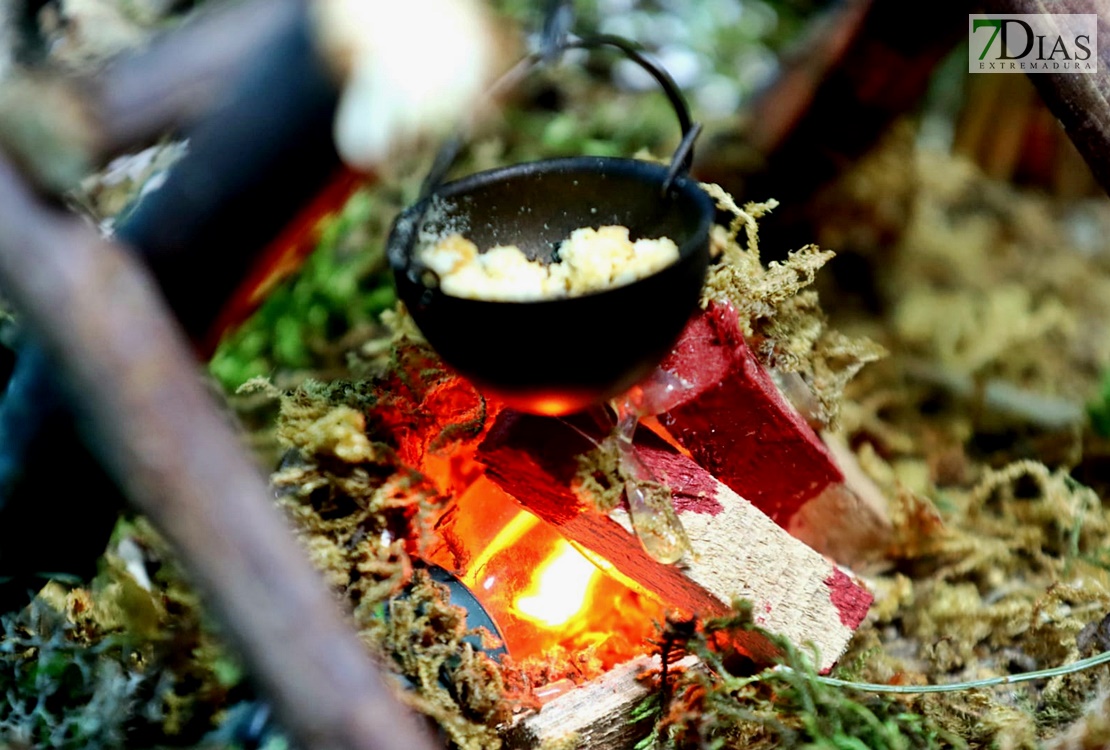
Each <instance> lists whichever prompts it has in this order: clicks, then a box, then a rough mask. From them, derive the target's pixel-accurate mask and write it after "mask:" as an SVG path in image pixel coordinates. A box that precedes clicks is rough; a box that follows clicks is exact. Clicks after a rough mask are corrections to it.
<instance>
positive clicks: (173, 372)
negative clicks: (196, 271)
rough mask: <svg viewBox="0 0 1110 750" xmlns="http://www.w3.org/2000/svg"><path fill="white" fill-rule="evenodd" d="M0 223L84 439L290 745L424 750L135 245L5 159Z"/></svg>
mask: <svg viewBox="0 0 1110 750" xmlns="http://www.w3.org/2000/svg"><path fill="white" fill-rule="evenodd" d="M0 226H2V227H4V232H3V233H2V234H0V288H3V290H4V293H5V294H6V295H7V296H8V297H9V298H10V300H11V301H12V302H13V304H15V305H16V306H17V307H18V308H19V310H20V311H21V313H22V314H23V316H24V319H25V321H26V323H27V325H28V327H29V328H30V329H31V330H32V331H33V332H34V333H35V335H36V337H37V340H38V341H39V342H40V343H41V344H42V346H43V348H44V349H45V350H46V351H47V353H48V354H49V355H51V356H52V358H53V361H54V362H55V363H56V364H57V366H58V367H59V370H60V372H59V375H60V377H61V379H62V381H63V382H64V383H65V384H66V385H67V386H68V389H69V392H70V393H71V394H74V395H75V396H77V397H75V398H73V399H72V403H73V408H74V410H75V411H76V413H77V414H78V417H79V419H80V424H81V426H82V429H83V431H84V432H85V435H86V439H87V440H88V441H89V444H90V445H94V446H96V447H97V451H98V452H99V454H100V457H101V459H102V460H103V461H104V462H105V464H106V465H107V466H108V467H109V470H110V471H111V472H112V474H113V475H114V476H115V477H116V479H117V481H118V482H119V483H120V486H121V487H123V488H124V489H125V491H126V493H127V496H128V497H129V499H130V500H131V501H132V503H133V504H134V505H135V506H136V507H137V508H138V509H139V510H141V511H142V512H144V513H146V514H147V515H148V516H149V517H150V518H151V520H152V521H153V522H154V523H155V524H156V525H157V527H158V528H159V530H160V531H161V532H162V533H163V534H164V535H165V536H166V537H167V538H168V539H169V540H170V541H171V542H173V543H174V545H175V546H176V548H177V549H178V551H179V552H180V554H181V556H182V558H183V559H184V562H185V563H186V565H187V566H188V568H189V570H190V571H191V572H192V575H193V576H194V579H195V581H196V583H197V584H198V585H199V586H200V587H201V588H202V589H203V591H205V592H206V593H207V595H208V599H209V601H210V603H211V604H212V605H213V607H214V609H215V612H216V613H217V615H219V617H220V618H221V620H222V621H223V623H224V625H225V627H226V630H227V633H228V634H229V636H230V637H231V638H232V639H233V641H234V645H235V646H237V647H238V649H239V651H240V653H241V654H242V655H243V658H244V660H245V661H246V663H247V665H248V666H249V668H250V670H251V672H252V674H253V675H254V676H255V677H256V679H257V680H258V681H259V683H260V685H261V687H262V688H263V689H264V691H265V692H266V693H267V694H268V696H269V698H270V699H271V700H272V702H273V704H274V706H275V708H276V710H277V712H278V715H279V718H280V720H281V721H282V723H283V725H284V726H285V727H286V728H287V729H288V730H289V732H290V733H291V734H292V735H293V737H294V738H295V739H296V740H297V742H298V744H299V745H300V746H301V747H304V748H310V749H315V748H321V749H322V748H328V749H331V748H360V749H361V748H364V749H366V750H371V749H374V750H381V749H391V748H398V749H400V748H404V749H405V750H419V748H430V747H432V746H433V745H432V744H431V742H430V741H429V739H428V738H427V737H425V736H423V735H422V733H421V731H420V730H419V729H418V727H417V726H416V723H415V721H414V719H413V716H412V715H411V714H409V713H408V712H407V711H404V710H403V709H401V707H400V705H399V704H398V702H397V700H396V699H395V698H394V697H393V696H392V695H391V694H390V693H389V691H388V689H387V688H386V686H385V685H384V684H383V682H382V680H381V678H380V676H379V675H378V674H377V673H376V671H375V669H374V667H373V665H372V664H371V662H370V659H369V657H368V655H367V653H366V651H365V650H364V648H363V646H362V645H361V644H360V643H359V641H358V639H357V638H356V636H355V635H354V633H353V632H352V631H351V630H350V629H349V628H348V627H347V626H346V625H345V623H344V622H343V619H342V617H341V614H340V612H339V610H338V608H337V606H336V602H335V601H334V600H333V599H332V598H331V597H330V596H329V594H328V591H327V588H326V587H325V585H324V583H323V581H322V580H321V579H320V578H319V576H318V575H316V573H315V572H314V571H313V570H312V568H311V567H310V565H309V563H308V561H307V559H306V558H305V556H304V555H303V554H302V552H301V550H300V549H299V548H298V547H297V545H296V543H295V541H294V539H293V537H292V535H291V533H290V531H289V529H288V528H287V527H286V525H285V524H284V523H283V520H282V518H281V516H280V514H279V513H278V511H277V509H276V508H275V506H274V505H273V504H272V503H271V502H270V499H269V490H268V487H267V485H266V482H265V481H264V479H263V477H262V476H261V475H260V474H259V472H258V470H257V468H256V467H255V466H254V465H253V464H252V462H251V460H250V459H249V458H248V456H247V454H246V452H245V450H244V449H243V447H242V446H241V444H240V442H239V440H238V438H237V436H236V434H235V433H234V431H233V430H232V428H231V427H230V426H229V425H228V423H227V422H226V421H225V420H224V419H223V418H222V417H221V415H220V413H219V410H218V408H217V405H216V404H215V403H214V402H213V400H212V399H211V397H210V396H209V395H208V393H207V392H206V391H205V388H204V386H203V385H202V382H201V379H200V377H199V375H198V373H197V364H196V362H195V360H194V359H193V358H192V356H191V355H190V353H189V347H188V345H187V343H186V341H185V338H184V335H183V334H182V333H181V331H180V330H179V328H178V327H177V326H176V325H175V324H174V323H173V322H172V319H171V317H170V315H169V313H168V312H167V310H166V309H165V306H164V304H163V303H162V301H161V300H160V299H159V297H158V294H157V291H156V288H155V285H154V283H153V281H152V279H151V278H150V276H149V274H148V273H147V272H146V271H145V269H144V268H143V267H142V266H141V265H140V264H139V262H138V261H136V260H135V258H134V255H133V254H131V253H129V252H128V251H127V250H125V249H124V248H123V247H122V246H120V245H119V244H118V243H114V242H112V241H109V240H105V239H102V238H100V237H99V236H98V234H97V233H96V231H95V230H94V229H93V228H92V227H90V226H88V225H87V224H85V223H83V222H82V221H81V220H79V219H77V218H76V217H73V216H70V215H68V214H65V213H63V212H61V211H56V210H54V209H52V208H50V207H48V206H46V205H45V204H43V203H42V202H41V201H40V200H38V199H37V198H36V197H35V196H34V195H33V194H32V193H31V191H30V190H29V189H28V188H27V187H26V185H25V184H24V182H23V180H22V178H21V177H20V175H19V174H18V173H17V171H16V170H15V169H14V168H13V166H12V165H11V164H10V162H8V161H7V160H6V159H4V158H3V157H0ZM59 471H65V468H64V467H59Z"/></svg>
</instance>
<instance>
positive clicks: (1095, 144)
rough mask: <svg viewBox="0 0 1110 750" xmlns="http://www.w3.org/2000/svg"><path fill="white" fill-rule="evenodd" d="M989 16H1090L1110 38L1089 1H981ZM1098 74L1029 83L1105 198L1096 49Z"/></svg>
mask: <svg viewBox="0 0 1110 750" xmlns="http://www.w3.org/2000/svg"><path fill="white" fill-rule="evenodd" d="M984 5H986V7H987V9H988V10H989V11H990V12H991V13H1045V14H1051V13H1095V14H1097V15H1098V26H1099V29H1098V30H1099V35H1100V36H1102V35H1104V34H1110V14H1108V12H1107V11H1106V4H1105V3H1101V2H1096V1H1095V0H986V2H985V3H984ZM1097 54H1098V70H1097V71H1096V72H1094V73H1089V74H1070V73H1069V74H1063V73H1038V74H1036V75H1031V76H1029V78H1030V79H1031V80H1032V81H1033V85H1034V86H1036V88H1037V91H1038V92H1039V93H1040V95H1041V98H1043V99H1044V101H1045V103H1046V104H1047V105H1048V108H1049V109H1050V110H1052V113H1053V114H1054V115H1056V117H1057V118H1058V119H1059V120H1060V122H1061V123H1063V125H1064V130H1065V131H1066V132H1067V134H1068V136H1070V137H1071V140H1072V142H1073V143H1074V144H1075V146H1076V148H1078V149H1079V153H1080V154H1082V155H1083V159H1084V160H1085V161H1086V162H1087V166H1089V167H1090V168H1091V172H1093V173H1094V175H1095V179H1097V180H1098V183H1099V185H1101V186H1102V189H1103V190H1106V191H1107V192H1110V46H1108V45H1106V44H1105V43H1103V44H1100V45H1099V46H1098V51H1097Z"/></svg>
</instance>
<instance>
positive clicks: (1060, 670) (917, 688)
mask: <svg viewBox="0 0 1110 750" xmlns="http://www.w3.org/2000/svg"><path fill="white" fill-rule="evenodd" d="M1108 662H1110V651H1104V652H1102V653H1101V654H1096V655H1095V656H1091V657H1089V658H1087V659H1080V660H1079V661H1077V662H1072V663H1071V664H1065V665H1063V666H1060V667H1052V668H1051V669H1038V670H1036V671H1034V672H1020V673H1018V674H1011V675H1003V676H1002V677H989V678H987V679H984V680H972V681H971V682H954V683H952V684H949V685H884V684H882V683H877V682H853V681H851V680H840V679H837V678H835V677H824V676H822V675H815V676H814V677H813V679H814V680H816V681H817V682H820V683H821V684H823V685H829V686H831V687H841V688H851V689H852V690H860V691H863V692H869V693H954V692H958V691H961V690H977V689H979V688H988V687H997V686H999V685H1015V684H1017V683H1020V682H1032V681H1033V680H1044V679H1048V678H1050V677H1060V676H1061V675H1066V674H1073V673H1075V672H1081V671H1083V670H1084V669H1090V668H1092V667H1097V666H1099V665H1101V664H1106V663H1108ZM781 669H784V670H785V669H789V667H782V668H781Z"/></svg>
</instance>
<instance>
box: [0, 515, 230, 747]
mask: <svg viewBox="0 0 1110 750" xmlns="http://www.w3.org/2000/svg"><path fill="white" fill-rule="evenodd" d="M104 563H105V565H104V569H103V571H102V572H101V573H100V574H99V575H98V576H97V577H96V579H94V581H93V582H92V584H91V586H90V587H89V588H74V589H69V590H66V589H65V588H64V587H63V586H62V585H60V584H57V583H52V584H49V585H48V586H47V587H46V588H44V589H43V591H42V592H41V593H40V594H39V596H38V597H36V598H35V599H34V600H33V601H32V602H31V604H30V606H29V607H27V608H25V609H24V610H22V611H20V612H14V613H9V614H6V615H4V616H3V617H2V618H0V628H2V631H0V695H2V696H3V698H2V699H0V737H3V739H4V740H5V741H6V742H9V743H12V744H13V746H20V745H25V746H28V747H32V746H33V747H36V748H87V747H97V748H105V749H112V748H121V749H122V748H124V747H144V746H154V745H162V746H165V745H170V744H172V745H191V744H194V743H196V742H198V741H199V740H200V739H201V737H202V736H203V735H204V734H205V733H207V732H208V731H210V730H212V729H213V728H214V727H215V726H216V724H217V722H218V720H219V712H220V711H221V710H222V709H223V707H224V706H226V705H227V702H228V700H229V696H230V695H231V691H232V690H233V689H234V688H235V683H237V682H238V677H237V676H234V677H233V678H232V679H230V680H229V679H227V676H228V672H227V670H226V669H225V668H224V666H225V665H226V664H228V663H230V662H229V657H228V655H227V654H226V652H225V651H224V650H223V649H222V647H221V645H220V644H219V642H218V640H217V639H216V637H215V636H214V634H213V633H212V632H211V631H210V630H209V629H208V628H207V627H206V626H205V624H204V620H203V616H202V614H201V611H200V608H199V605H198V602H197V600H196V598H195V595H194V594H193V593H192V592H191V588H190V587H189V586H188V584H187V583H186V582H185V580H184V579H183V578H182V576H181V574H180V571H179V570H178V568H177V566H176V565H175V564H174V563H173V561H172V558H171V557H170V556H169V554H168V550H167V548H166V546H165V544H164V543H163V542H162V541H161V539H160V538H159V537H158V536H157V535H156V534H155V533H154V532H153V531H152V530H151V529H150V528H149V526H148V525H147V524H146V523H145V522H143V521H142V520H139V521H136V522H134V523H128V524H124V525H123V526H121V528H120V529H119V530H117V533H116V540H115V542H114V544H113V546H112V548H111V549H110V550H109V552H108V554H107V555H106V556H105V560H104ZM236 674H237V673H236Z"/></svg>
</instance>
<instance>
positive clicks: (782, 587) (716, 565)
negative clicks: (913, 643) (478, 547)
mask: <svg viewBox="0 0 1110 750" xmlns="http://www.w3.org/2000/svg"><path fill="white" fill-rule="evenodd" d="M589 429H590V426H589V425H588V424H584V423H583V424H578V423H574V424H572V423H571V422H569V421H560V420H554V419H550V418H543V417H532V416H526V415H520V414H515V413H503V414H502V415H501V416H500V417H499V418H498V421H497V423H496V424H494V426H493V428H492V429H491V430H490V433H489V435H488V436H487V438H486V439H485V441H484V442H483V443H482V445H481V447H480V448H479V451H478V458H479V460H480V461H482V462H483V463H485V464H486V466H487V468H488V475H489V477H490V478H491V479H493V481H495V482H496V483H497V484H498V485H500V486H501V488H502V489H504V490H505V491H506V492H508V493H509V494H510V495H512V496H514V497H515V498H516V499H517V500H518V501H519V502H520V503H521V504H522V505H524V506H525V507H526V508H527V509H528V510H530V511H532V512H533V513H535V514H536V515H537V516H539V517H540V518H542V519H543V520H544V521H547V522H548V523H550V524H552V525H553V526H555V527H556V528H558V529H559V531H560V532H561V533H562V534H563V535H564V536H565V537H567V538H568V539H570V540H571V541H573V542H576V543H577V544H578V545H580V546H581V547H582V548H584V549H585V550H587V551H588V552H590V553H592V557H593V559H594V560H595V562H597V563H598V564H600V565H602V566H603V567H604V568H605V569H607V571H608V572H610V573H611V574H613V575H615V576H617V577H618V578H620V579H622V580H625V581H626V582H629V583H631V584H632V585H634V586H635V587H637V588H640V589H646V590H647V591H649V592H651V593H653V594H654V595H655V596H656V597H658V598H659V599H660V600H661V601H662V602H664V604H666V605H667V606H670V607H675V608H678V609H681V610H685V611H690V612H696V613H701V614H716V613H721V612H723V611H725V610H726V609H727V606H728V605H729V604H731V603H732V602H733V600H735V599H736V598H743V599H748V600H750V601H751V602H752V603H753V605H754V608H755V619H756V623H757V624H759V625H760V626H762V627H764V628H766V629H767V630H768V631H770V632H772V633H775V634H778V635H781V636H784V637H786V638H787V639H789V640H791V641H792V642H794V643H798V644H812V645H813V646H814V647H815V648H816V650H817V652H818V654H819V665H818V666H819V668H820V669H823V670H825V669H829V668H830V667H831V666H832V665H833V664H834V663H835V662H836V659H837V658H838V657H839V656H840V655H841V654H842V653H843V652H844V649H845V648H846V647H847V645H848V640H849V639H850V638H851V635H852V632H853V631H854V630H855V628H856V627H858V626H859V624H860V622H861V621H862V620H863V617H864V616H865V615H866V613H867V609H868V607H869V606H870V604H871V599H872V597H871V595H870V594H869V593H868V592H867V591H866V589H864V587H863V586H862V585H861V584H860V583H859V582H857V581H856V580H854V579H853V578H852V577H851V576H850V575H848V574H847V573H845V572H844V571H843V570H841V569H840V568H838V567H837V566H836V565H834V564H833V563H832V562H830V561H829V560H828V559H826V558H825V557H824V556H822V555H821V554H819V553H817V552H815V551H814V550H812V549H810V548H809V547H807V546H806V545H805V544H803V543H802V542H800V541H799V540H797V539H795V538H794V537H792V536H791V535H790V534H788V533H787V532H786V531H785V530H784V529H783V528H782V527H781V526H779V525H777V524H776V523H775V522H774V521H773V520H771V519H770V518H769V517H768V516H767V515H765V514H764V513H762V512H761V511H760V510H759V509H757V508H756V507H755V506H754V505H753V504H752V503H750V502H748V501H747V500H745V499H744V498H742V497H740V496H739V495H737V494H736V493H735V492H733V491H732V490H731V489H729V488H728V487H727V486H726V485H725V484H724V483H722V482H720V481H719V480H717V479H716V478H715V477H713V476H712V475H711V474H710V473H709V472H708V471H706V470H705V469H703V468H702V467H701V466H699V465H698V464H697V463H695V462H694V461H693V460H692V459H690V458H688V457H687V456H685V455H683V454H682V453H681V452H679V451H678V450H676V449H675V448H674V447H673V446H671V445H669V444H668V443H666V442H665V441H663V440H661V439H659V438H658V437H656V436H654V435H652V434H651V433H650V432H648V431H646V430H641V431H640V434H639V435H638V436H637V442H636V449H637V452H638V455H639V458H640V460H641V461H642V462H643V463H644V464H645V465H646V466H647V467H648V468H649V469H650V470H651V471H652V472H653V474H654V475H655V476H656V478H658V479H659V481H661V482H662V483H663V484H665V485H666V486H667V487H669V488H670V490H671V492H672V495H673V503H674V509H675V511H676V512H677V515H678V518H679V520H680V522H681V523H682V525H683V527H684V528H685V531H686V535H687V536H688V538H689V541H690V546H691V549H692V554H690V555H688V556H687V559H685V560H684V562H683V564H682V565H665V564H662V563H660V562H657V561H656V560H655V559H653V558H652V557H651V556H649V555H648V554H647V553H646V552H645V551H644V549H643V547H642V546H641V544H640V542H639V541H638V539H637V538H636V536H635V535H634V534H633V533H631V531H630V530H629V528H628V526H627V525H622V524H621V523H619V522H618V521H617V520H614V518H613V517H611V516H612V515H617V517H619V512H617V513H615V514H611V515H605V514H602V513H599V512H596V511H594V510H593V509H592V508H591V507H590V506H589V504H588V502H587V500H586V498H584V497H583V495H582V494H580V493H579V492H577V491H576V486H577V485H578V482H577V477H578V474H579V467H580V459H579V457H580V456H582V455H584V454H587V453H588V452H590V451H591V449H592V448H594V445H595V442H594V439H593V437H592V436H591V435H590V434H589ZM598 437H600V435H598ZM744 638H745V640H744V641H743V642H742V643H740V644H738V645H739V647H740V648H742V649H743V650H744V651H745V652H746V653H748V654H749V655H750V656H751V657H752V658H753V659H754V660H756V661H757V662H762V663H767V662H769V661H771V660H773V658H774V657H775V655H776V650H775V648H774V646H773V645H772V644H771V643H769V642H768V641H767V640H766V639H765V638H764V637H763V636H760V635H758V634H755V633H748V634H745V636H744Z"/></svg>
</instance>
